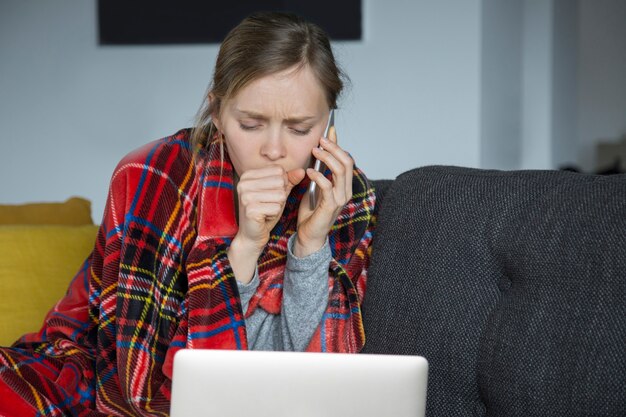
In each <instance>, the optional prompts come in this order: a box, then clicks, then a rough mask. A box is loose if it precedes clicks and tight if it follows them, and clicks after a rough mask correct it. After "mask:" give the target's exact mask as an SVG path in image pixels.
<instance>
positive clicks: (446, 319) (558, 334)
mask: <svg viewBox="0 0 626 417" xmlns="http://www.w3.org/2000/svg"><path fill="white" fill-rule="evenodd" d="M375 186H376V189H377V195H378V198H379V201H380V205H379V208H378V210H379V211H378V220H379V224H378V229H377V232H376V235H375V239H374V243H373V254H372V261H371V267H370V275H369V277H368V290H367V293H366V296H365V300H364V304H363V314H364V318H363V320H364V325H365V331H366V336H367V341H366V344H365V348H364V353H386V354H389V353H391V354H403V355H421V356H424V357H426V358H427V359H428V361H429V382H428V394H427V414H426V415H427V416H430V417H454V416H464V417H465V416H498V417H508V416H525V417H530V416H541V417H546V416H568V417H569V416H626V175H612V176H594V175H585V174H579V173H573V172H564V171H508V172H504V171H489V170H478V169H469V168H459V167H424V168H418V169H415V170H411V171H408V172H405V173H403V174H402V175H400V176H399V177H398V178H397V179H395V180H394V181H376V182H375Z"/></svg>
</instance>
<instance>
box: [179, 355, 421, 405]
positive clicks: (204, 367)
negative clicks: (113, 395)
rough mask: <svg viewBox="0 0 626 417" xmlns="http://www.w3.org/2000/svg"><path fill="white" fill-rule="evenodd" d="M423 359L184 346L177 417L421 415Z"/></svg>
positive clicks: (180, 357)
mask: <svg viewBox="0 0 626 417" xmlns="http://www.w3.org/2000/svg"><path fill="white" fill-rule="evenodd" d="M427 376H428V363H427V361H426V359H424V358H423V357H419V356H396V355H370V354H342V353H308V352H307V353H305V352H268V351H234V350H202V349H198V350H194V349H183V350H180V351H178V352H177V353H176V356H175V357H174V371H173V377H172V403H171V410H170V415H171V417H191V416H193V417H249V416H255V417H287V416H289V417H387V416H393V417H423V416H424V414H425V411H426V381H427Z"/></svg>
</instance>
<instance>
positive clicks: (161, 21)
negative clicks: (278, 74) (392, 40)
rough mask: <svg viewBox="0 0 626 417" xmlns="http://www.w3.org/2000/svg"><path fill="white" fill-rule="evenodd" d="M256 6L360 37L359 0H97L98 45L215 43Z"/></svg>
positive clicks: (337, 36) (343, 36)
mask: <svg viewBox="0 0 626 417" xmlns="http://www.w3.org/2000/svg"><path fill="white" fill-rule="evenodd" d="M262 10H276V11H290V12H294V13H297V14H299V15H300V16H302V17H304V18H306V19H307V20H310V21H312V22H314V23H317V24H318V25H320V26H321V27H322V28H324V30H326V31H327V32H328V34H329V35H330V37H331V39H333V40H359V39H361V0H341V1H337V0H334V1H333V0H222V1H211V0H98V27H99V34H100V44H101V45H158V44H198V43H220V42H221V41H222V40H223V39H224V36H226V34H227V33H228V31H229V30H230V29H232V28H233V27H234V26H235V25H236V24H237V23H239V22H240V21H241V20H242V19H243V18H244V17H246V16H247V15H249V14H250V13H253V12H255V11H262Z"/></svg>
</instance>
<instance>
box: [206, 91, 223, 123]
mask: <svg viewBox="0 0 626 417" xmlns="http://www.w3.org/2000/svg"><path fill="white" fill-rule="evenodd" d="M213 100H215V95H214V94H213V93H209V103H212V102H213ZM211 121H212V122H213V124H214V125H215V127H216V128H217V130H220V131H221V130H222V128H221V121H220V117H219V109H215V110H214V111H213V113H211Z"/></svg>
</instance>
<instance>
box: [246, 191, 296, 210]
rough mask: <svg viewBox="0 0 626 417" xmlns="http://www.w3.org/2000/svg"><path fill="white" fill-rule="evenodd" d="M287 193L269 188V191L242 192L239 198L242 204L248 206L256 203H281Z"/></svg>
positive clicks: (285, 198) (285, 199)
mask: <svg viewBox="0 0 626 417" xmlns="http://www.w3.org/2000/svg"><path fill="white" fill-rule="evenodd" d="M287 196H288V193H287V192H286V191H285V190H271V191H266V190H263V191H251V192H247V193H245V194H242V195H241V197H240V198H239V201H241V204H242V205H243V206H250V205H252V204H257V203H279V204H282V203H284V202H285V201H287Z"/></svg>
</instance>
